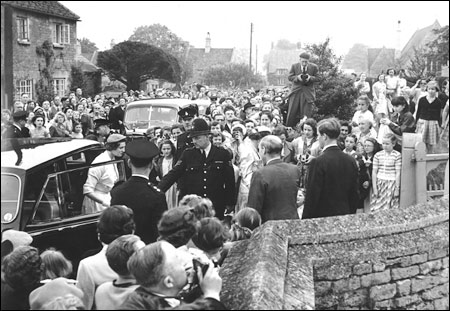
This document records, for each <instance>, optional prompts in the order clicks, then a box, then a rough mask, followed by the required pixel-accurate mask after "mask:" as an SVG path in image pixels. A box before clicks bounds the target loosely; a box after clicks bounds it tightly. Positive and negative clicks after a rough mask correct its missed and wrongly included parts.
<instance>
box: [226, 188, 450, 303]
mask: <svg viewBox="0 0 450 311" xmlns="http://www.w3.org/2000/svg"><path fill="white" fill-rule="evenodd" d="M448 255H449V201H448V197H446V198H442V199H439V200H435V201H430V202H428V203H426V204H419V205H416V206H411V207H407V208H400V209H396V210H389V211H380V212H377V213H370V214H357V215H345V216H338V217H328V218H320V219H308V220H289V221H270V222H267V223H265V224H264V225H263V226H262V227H261V228H260V230H259V231H258V233H257V234H255V236H254V237H253V238H252V239H251V240H245V241H241V242H238V243H237V244H236V245H235V246H234V247H233V248H232V249H231V250H230V252H229V255H228V257H227V259H226V260H225V262H224V265H223V267H222V269H221V271H220V274H221V276H222V278H223V289H222V293H221V300H222V302H224V304H225V305H226V306H227V307H229V308H230V309H232V310H238V309H241V310H259V309H269V310H275V309H288V310H293V309H303V310H312V309H330V310H331V309H359V308H366V309H411V308H414V309H434V310H439V309H448V307H449V298H448V287H449V285H448V284H449V283H448V278H449V273H448V259H449V257H448Z"/></svg>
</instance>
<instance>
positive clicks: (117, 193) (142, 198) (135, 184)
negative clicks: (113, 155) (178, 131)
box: [111, 139, 167, 244]
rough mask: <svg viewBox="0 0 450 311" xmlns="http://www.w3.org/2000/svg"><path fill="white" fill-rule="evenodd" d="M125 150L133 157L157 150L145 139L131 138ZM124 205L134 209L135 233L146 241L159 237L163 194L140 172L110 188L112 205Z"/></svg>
mask: <svg viewBox="0 0 450 311" xmlns="http://www.w3.org/2000/svg"><path fill="white" fill-rule="evenodd" d="M125 152H126V153H127V154H128V155H129V156H130V158H131V161H133V159H140V160H143V159H149V160H151V159H152V158H153V157H155V156H156V155H158V154H159V149H158V147H156V145H155V144H153V143H151V142H149V141H148V140H143V139H139V140H134V141H132V142H130V143H128V145H127V146H126V150H125ZM122 204H123V205H126V206H127V207H129V208H131V209H132V210H133V212H134V222H135V223H136V233H135V234H136V235H138V236H139V237H140V238H141V239H142V241H144V242H145V243H146V244H149V243H153V242H155V241H156V239H157V238H158V229H157V225H158V222H159V220H160V219H161V216H162V214H163V213H164V212H165V211H166V210H167V202H166V196H165V194H164V193H163V192H161V191H160V190H159V189H158V188H156V187H154V186H153V185H152V184H151V183H149V181H148V179H146V178H144V177H143V176H141V175H132V176H131V178H130V179H129V180H128V181H126V182H124V183H123V184H121V185H119V186H117V187H115V188H113V189H112V190H111V205H122Z"/></svg>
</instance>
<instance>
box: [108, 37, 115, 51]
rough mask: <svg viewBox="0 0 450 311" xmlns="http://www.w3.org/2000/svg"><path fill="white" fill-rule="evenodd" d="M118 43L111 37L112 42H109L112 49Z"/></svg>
mask: <svg viewBox="0 0 450 311" xmlns="http://www.w3.org/2000/svg"><path fill="white" fill-rule="evenodd" d="M115 45H116V41H115V40H114V39H111V43H110V44H109V47H110V48H111V49H112V48H113V47H114V46H115Z"/></svg>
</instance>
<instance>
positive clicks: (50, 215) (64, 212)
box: [29, 157, 126, 225]
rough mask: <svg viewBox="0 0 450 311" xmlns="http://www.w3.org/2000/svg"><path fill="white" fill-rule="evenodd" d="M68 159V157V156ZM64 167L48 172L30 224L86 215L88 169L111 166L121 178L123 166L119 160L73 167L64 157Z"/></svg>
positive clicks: (122, 177) (123, 179) (123, 174)
mask: <svg viewBox="0 0 450 311" xmlns="http://www.w3.org/2000/svg"><path fill="white" fill-rule="evenodd" d="M70 158H72V157H70ZM66 160H67V170H65V171H62V172H57V173H54V174H49V175H48V177H47V179H46V182H45V183H43V186H42V189H41V191H40V195H39V200H37V202H38V205H37V208H36V210H35V213H34V215H32V217H31V221H30V222H29V224H30V225H38V224H47V223H49V222H50V223H51V222H55V221H61V220H64V219H70V218H73V217H78V216H83V215H86V213H85V212H84V208H83V202H84V197H85V196H84V194H83V186H84V184H85V182H86V179H87V176H88V173H89V170H90V169H102V168H103V167H107V166H111V165H115V166H117V170H118V172H119V176H120V178H121V179H122V180H121V181H119V182H123V181H125V178H126V177H125V165H124V162H123V161H122V160H119V161H114V162H113V163H114V164H111V162H107V164H106V163H99V164H95V165H90V166H83V167H74V166H73V165H72V164H73V163H71V161H70V160H71V159H69V158H67V159H66Z"/></svg>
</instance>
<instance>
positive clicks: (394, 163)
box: [373, 150, 402, 180]
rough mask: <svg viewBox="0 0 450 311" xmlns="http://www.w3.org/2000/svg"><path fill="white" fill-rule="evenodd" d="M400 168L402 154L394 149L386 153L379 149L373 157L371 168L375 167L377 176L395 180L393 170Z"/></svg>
mask: <svg viewBox="0 0 450 311" xmlns="http://www.w3.org/2000/svg"><path fill="white" fill-rule="evenodd" d="M401 168H402V155H401V153H400V152H398V151H396V150H392V151H391V153H387V152H386V151H384V150H381V151H379V152H377V153H376V154H375V157H374V158H373V169H377V170H378V173H377V178H379V179H384V180H395V172H397V171H399V170H401Z"/></svg>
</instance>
